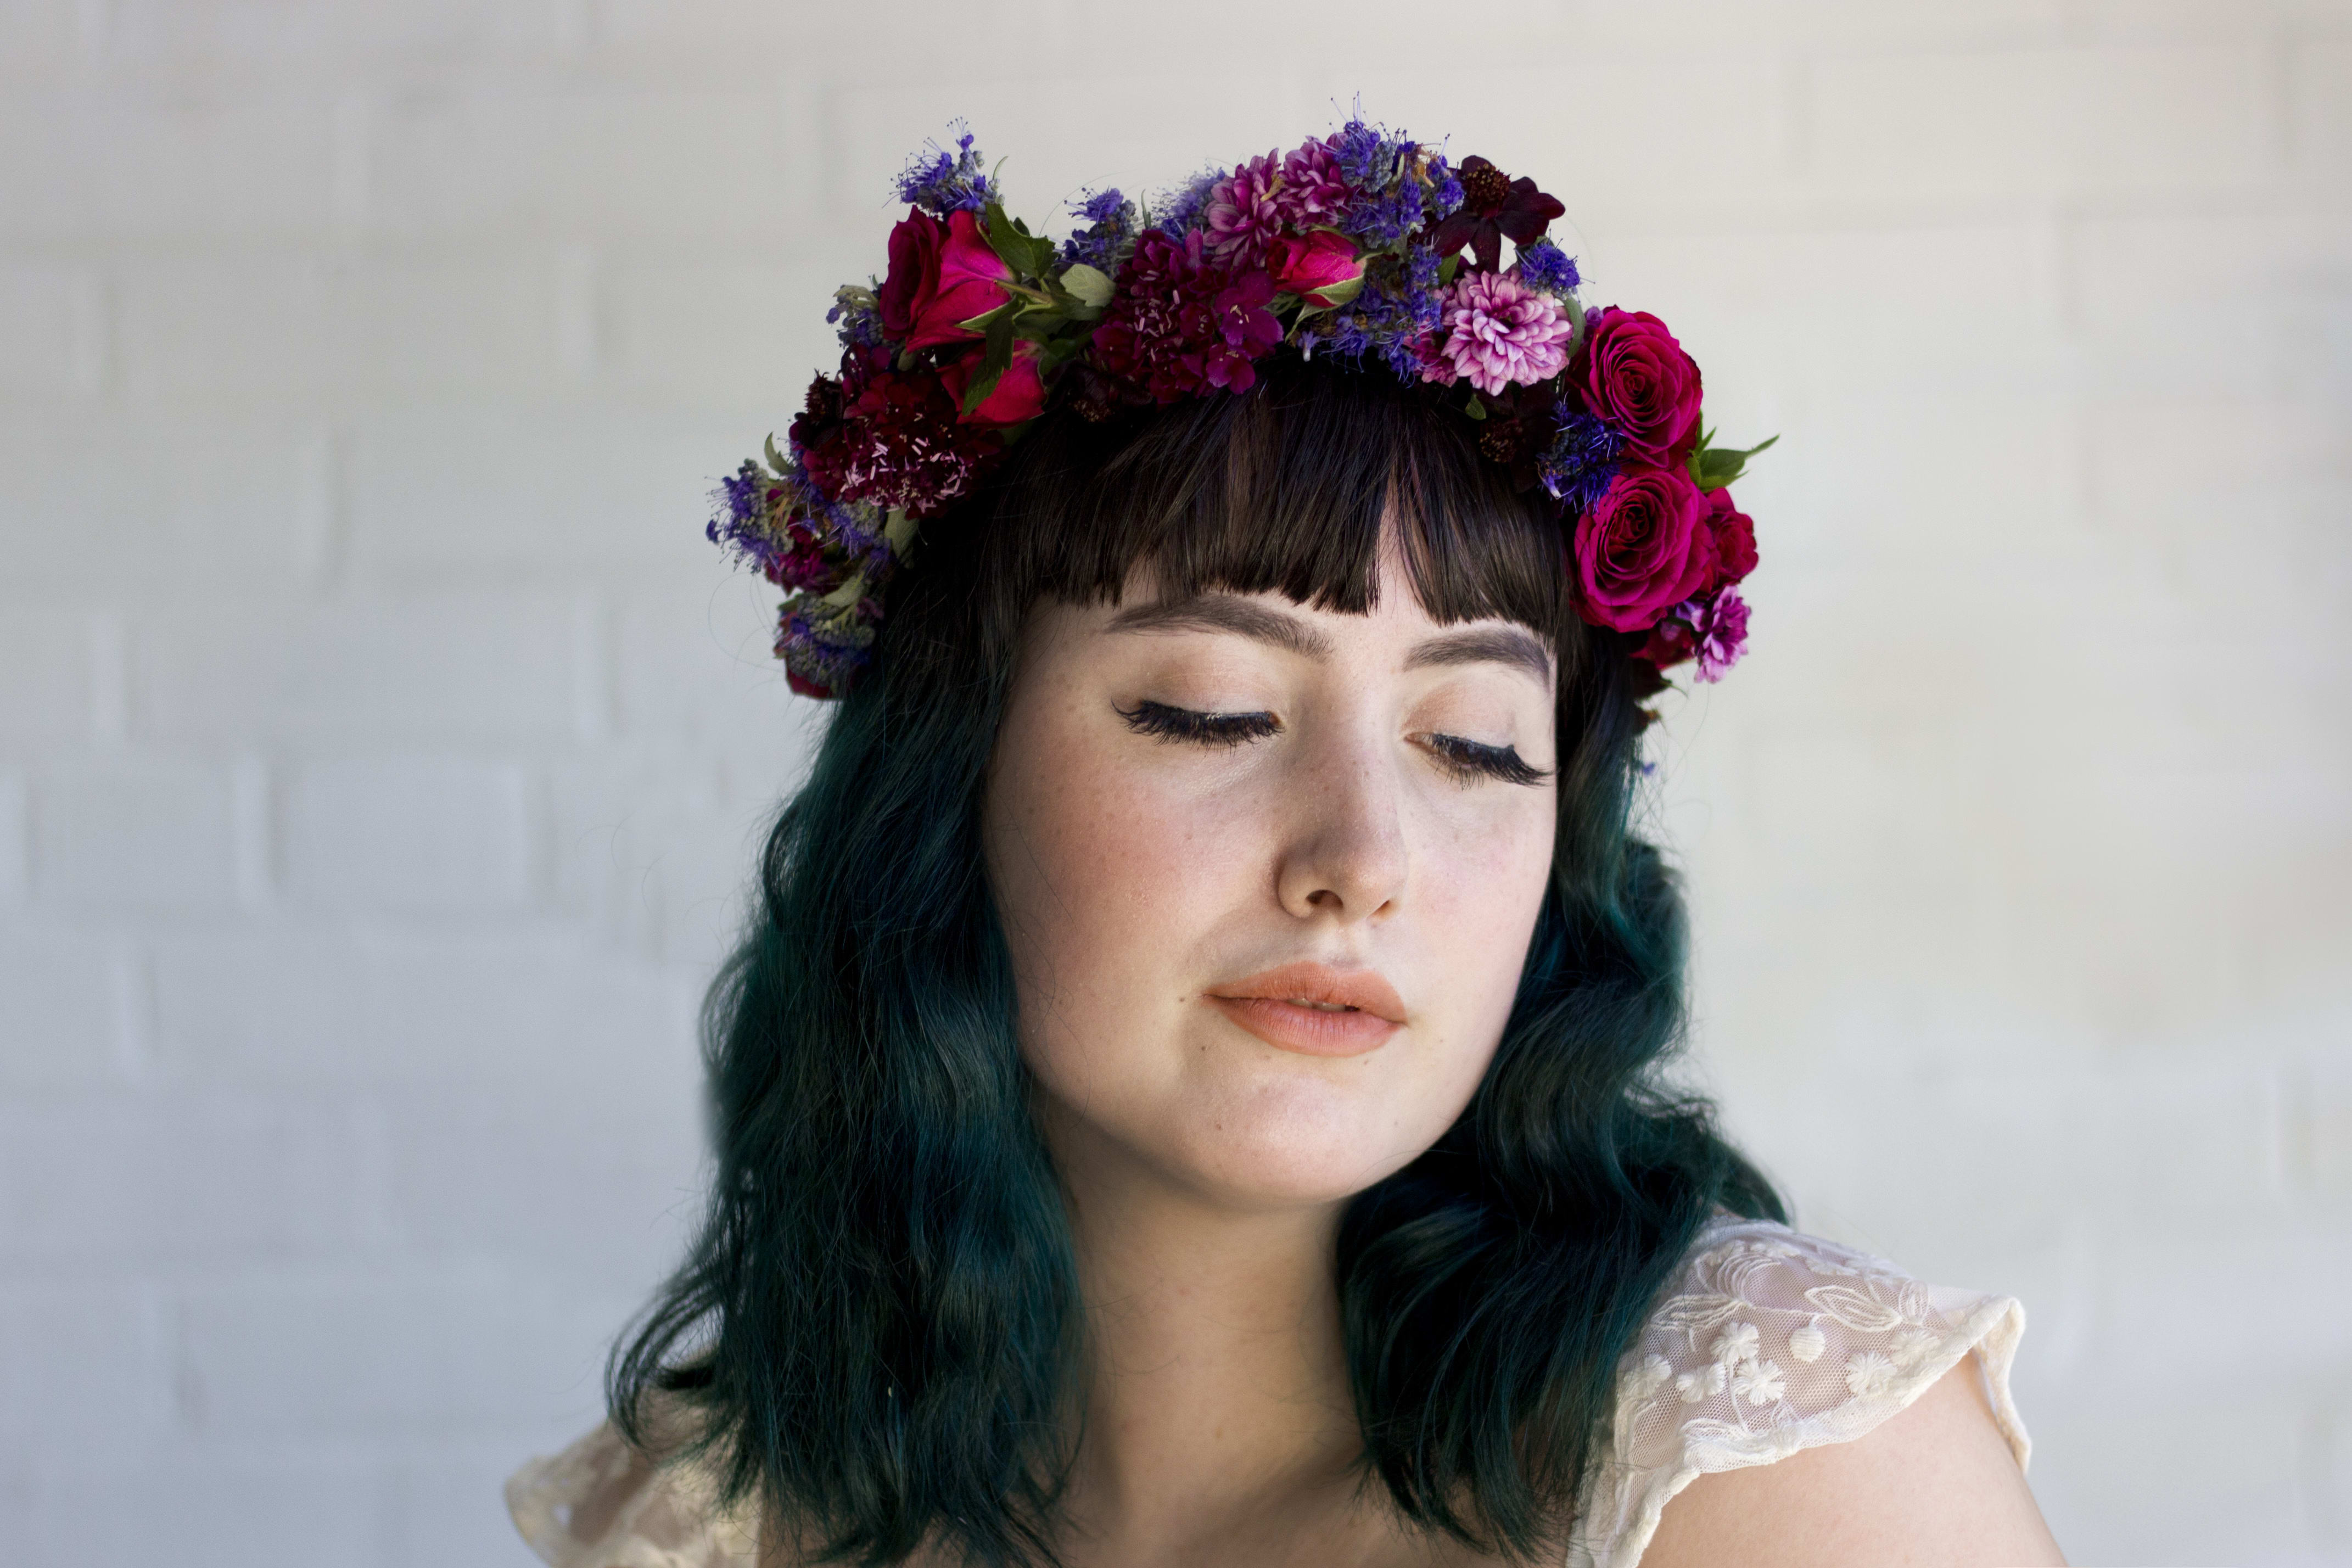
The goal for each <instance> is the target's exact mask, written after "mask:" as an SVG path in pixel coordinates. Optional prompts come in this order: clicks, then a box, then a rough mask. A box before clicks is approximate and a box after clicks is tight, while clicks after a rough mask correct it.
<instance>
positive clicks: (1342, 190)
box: [1274, 140, 1355, 231]
mask: <svg viewBox="0 0 2352 1568" xmlns="http://www.w3.org/2000/svg"><path fill="white" fill-rule="evenodd" d="M1352 195H1355V193H1354V192H1353V191H1351V190H1349V188H1348V182H1347V181H1345V180H1343V179H1341V178H1340V177H1339V154H1338V153H1334V152H1332V151H1331V144H1330V143H1329V142H1324V141H1321V140H1317V141H1313V142H1307V144H1306V145H1305V146H1303V147H1300V148H1298V149H1297V150H1296V151H1294V152H1290V153H1284V154H1283V158H1282V183H1281V184H1279V185H1276V187H1275V191H1274V205H1275V209H1276V211H1277V212H1279V213H1280V214H1281V215H1282V216H1283V218H1284V220H1285V221H1286V222H1287V223H1288V224H1289V225H1290V226H1292V227H1293V228H1296V229H1299V230H1302V231H1304V230H1306V229H1310V228H1330V227H1334V226H1337V225H1338V223H1339V214H1340V213H1341V211H1342V210H1344V209H1345V208H1346V206H1347V205H1348V201H1349V197H1351V196H1352Z"/></svg>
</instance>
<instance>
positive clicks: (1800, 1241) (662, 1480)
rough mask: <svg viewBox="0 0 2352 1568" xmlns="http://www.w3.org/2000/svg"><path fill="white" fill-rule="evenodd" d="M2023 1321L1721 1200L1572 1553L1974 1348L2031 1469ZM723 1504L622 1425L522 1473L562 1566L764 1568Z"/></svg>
mask: <svg viewBox="0 0 2352 1568" xmlns="http://www.w3.org/2000/svg"><path fill="white" fill-rule="evenodd" d="M2024 1331H2025V1309H2024V1307H2023V1306H2021V1304H2020V1303H2019V1302H2018V1301H2017V1300H2016V1299H2015V1298H2014V1297H2010V1296H1997V1295H1986V1294H1982V1293H1979V1292H1977V1291H1973V1290H1963V1289H1954V1288H1951V1287H1949V1286H1942V1285H1929V1284H1926V1283H1923V1282H1922V1281H1920V1280H1917V1279H1913V1278H1912V1277H1911V1276H1910V1275H1908V1274H1906V1273H1905V1272H1904V1271H1903V1270H1902V1269H1900V1268H1897V1267H1895V1265H1894V1264H1892V1263H1890V1262H1888V1261H1887V1260H1886V1259H1885V1258H1876V1257H1874V1256H1872V1255H1870V1254H1868V1253H1865V1252H1859V1251H1856V1250H1854V1249H1853V1248H1851V1247H1843V1246H1841V1245H1839V1244H1838V1243H1836V1242H1832V1241H1828V1240H1824V1239H1823V1238H1822V1237H1815V1236H1807V1235H1805V1234H1803V1233H1802V1232H1800V1231H1796V1230H1791V1229H1790V1227H1788V1226H1783V1225H1777V1224H1774V1223H1773V1222H1771V1221H1769V1220H1742V1219H1738V1218H1737V1217H1735V1216H1732V1215H1717V1218H1716V1219H1714V1220H1713V1221H1711V1222H1709V1224H1708V1225H1707V1226H1706V1228H1705V1229H1704V1230H1703V1231H1702V1232H1701V1233H1700V1235H1699V1238H1698V1241H1697V1243H1696V1246H1694V1247H1693V1248H1692V1249H1691V1253H1690V1257H1689V1258H1688V1259H1687V1261H1686V1262H1685V1265H1684V1267H1683V1268H1682V1271H1681V1273H1680V1274H1679V1275H1678V1276H1677V1278H1676V1279H1675V1283H1674V1285H1673V1286H1672V1287H1671V1288H1670V1289H1668V1290H1667V1291H1666V1293H1665V1294H1664V1296H1662V1297H1661V1298H1660V1300H1659V1302H1658V1305H1657V1306H1656V1308H1655V1309H1654V1310H1652V1312H1651V1314H1650V1317H1649V1320H1648V1321H1647V1323H1646V1324H1645V1325H1644V1326H1643V1331H1642V1333H1641V1335H1640V1336H1639V1338H1638V1339H1637V1340H1636V1342H1634V1345H1633V1348H1632V1349H1631V1350H1630V1351H1628V1352H1626V1354H1625V1357H1624V1359H1623V1360H1622V1362H1621V1363H1619V1365H1618V1373H1617V1407H1616V1413H1615V1418H1614V1421H1613V1423H1612V1429H1611V1433H1610V1436H1609V1440H1608V1443H1607V1445H1606V1447H1605V1451H1603V1452H1602V1453H1601V1454H1599V1455H1598V1456H1596V1463H1595V1466H1594V1468H1593V1471H1592V1479H1591V1484H1590V1488H1589V1489H1588V1491H1587V1493H1586V1499H1585V1504H1584V1508H1583V1510H1582V1518H1581V1520H1580V1524H1579V1526H1578V1529H1577V1532H1576V1536H1575V1539H1574V1540H1573V1541H1572V1542H1570V1552H1569V1556H1568V1564H1569V1568H1634V1564H1636V1563H1639V1562H1640V1560H1641V1556H1642V1552H1643V1549H1644V1548H1645V1547H1647V1546H1648V1545H1649V1542H1650V1538H1651V1536H1652V1535H1653V1534H1654V1533H1655V1532H1656V1530H1657V1527H1658V1516H1659V1514H1660V1512H1661V1510H1664V1507H1665V1505H1666V1502H1667V1500H1669V1499H1671V1498H1672V1497H1673V1496H1674V1495H1675V1493H1676V1492H1678V1491H1680V1490H1682V1489H1683V1488H1685V1486H1688V1485H1689V1484H1690V1483H1691V1482H1692V1481H1693V1480H1694V1479H1696V1478H1698V1477H1699V1476H1701V1475H1704V1474H1706V1473H1707V1472H1709V1471H1713V1470H1731V1469H1738V1468H1741V1467H1742V1466H1746V1465H1769V1464H1770V1463H1771V1462H1772V1461H1774V1460H1775V1459H1783V1458H1788V1457H1789V1456H1790V1454H1793V1453H1796V1452H1798V1451H1799V1450H1801V1449H1804V1448H1811V1447H1819V1446H1821V1445H1822V1444H1824V1443H1845V1442H1851V1441H1852V1440H1853V1439H1854V1438H1856V1437H1859V1436H1862V1435H1863V1434H1864V1433H1865V1432H1868V1431H1869V1430H1870V1429H1871V1428H1872V1427H1874V1426H1877V1425H1878V1424H1879V1423H1880V1422H1882V1421H1884V1420H1885V1419H1886V1418H1887V1417H1888V1416H1890V1415H1894V1414H1895V1412H1896V1411H1898V1410H1901V1409H1902V1408H1903V1407H1904V1406H1906V1405H1909V1404H1910V1403H1911V1402H1912V1401H1913V1400H1914V1399H1916V1398H1917V1397H1918V1396H1919V1395H1920V1394H1923V1393H1925V1392H1926V1391H1927V1388H1928V1387H1929V1386H1931V1385H1932V1384H1934V1383H1935V1382H1936V1380H1937V1378H1939V1377H1941V1376H1942V1375H1943V1374H1944V1373H1947V1372H1948V1371H1950V1370H1951V1369H1952V1368H1953V1367H1954V1366H1956V1365H1958V1363H1959V1361H1960V1359H1961V1358H1962V1357H1963V1356H1966V1355H1967V1354H1968V1353H1969V1352H1970V1351H1975V1352H1977V1355H1978V1362H1979V1364H1980V1366H1981V1367H1982V1372H1983V1376H1984V1378H1985V1381H1986V1386H1987V1392H1988V1393H1989V1394H1990V1402H1991V1405H1992V1409H1993V1415H1994V1418H1995V1420H1996V1421H1997V1422H1999V1424H2000V1430H2001V1435H2002V1436H2004V1437H2006V1438H2007V1439H2008V1440H2009V1446H2010V1451H2011V1453H2013V1454H2015V1455H2016V1456H2017V1463H2018V1466H2019V1468H2021V1469H2022V1468H2024V1467H2025V1466H2026V1464H2027V1462H2028V1460H2029V1458H2030V1457H2031V1455H2032V1442H2031V1440H2030V1439H2029V1438H2028V1437H2027V1436H2026V1431H2025V1426H2024V1423H2023V1422H2022V1421H2021V1420H2020V1419H2019V1417H2018V1414H2017V1406H2016V1405H2015V1403H2014V1401H2013V1400H2012V1399H2011V1395H2010V1388H2009V1375H2010V1366H2011V1363H2012V1362H2013V1361H2014V1360H2015V1359H2016V1355H2017V1344H2018V1339H2019V1337H2020V1336H2021V1334H2023V1333H2024ZM507 1505H508V1507H509V1510H511V1511H512V1512H513V1514H514V1519H515V1523H516V1526H517V1528H519V1529H520V1531H522V1535H523V1539H524V1540H525V1541H527V1542H530V1546H531V1549H532V1550H533V1551H535V1552H538V1553H539V1555H540V1556H541V1558H542V1559H544V1560H545V1561H546V1562H547V1563H550V1564H551V1565H552V1568H754V1564H755V1562H756V1559H757V1557H758V1528H757V1521H756V1520H755V1519H753V1518H752V1517H751V1514H750V1513H749V1512H739V1513H737V1514H733V1515H729V1514H724V1513H721V1512H720V1511H719V1510H717V1509H716V1508H715V1506H714V1505H713V1503H712V1491H711V1488H710V1486H709V1481H708V1479H707V1478H706V1477H704V1476H702V1475H700V1474H698V1472H695V1471H693V1470H690V1469H684V1468H677V1467H669V1468H662V1467H657V1466H656V1465H655V1464H654V1463H653V1461H652V1460H650V1459H648V1458H646V1457H645V1456H644V1455H642V1454H639V1453H637V1452H636V1451H635V1450H634V1449H632V1448H631V1447H629V1446H628V1445H627V1444H626V1443H625V1442H624V1441H623V1440H622V1439H621V1436H620V1435H619V1434H618V1433H616V1432H615V1431H614V1430H613V1428H612V1427H611V1426H599V1427H597V1428H596V1429H595V1430H594V1431H593V1432H590V1433H589V1434H588V1435H587V1436H583V1437H582V1438H581V1439H580V1440H579V1441H578V1442H577V1443H574V1444H573V1445H572V1447H570V1448H567V1449H565V1450H564V1451H563V1452H562V1453H561V1454H559V1455H556V1456H555V1457H554V1458H544V1459H535V1460H533V1461H532V1462H531V1463H530V1464H529V1465H527V1466H525V1467H524V1468H522V1469H521V1470H520V1471H519V1472H517V1473H516V1475H515V1476H514V1477H513V1479H510V1480H509V1481H508V1483H507Z"/></svg>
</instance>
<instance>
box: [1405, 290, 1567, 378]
mask: <svg viewBox="0 0 2352 1568" xmlns="http://www.w3.org/2000/svg"><path fill="white" fill-rule="evenodd" d="M1439 322H1440V325H1442V326H1443V327H1444V329H1445V341H1444V342H1443V343H1442V344H1440V345H1439V346H1438V350H1437V352H1438V353H1439V354H1440V355H1442V356H1443V357H1444V360H1445V362H1446V363H1447V365H1448V366H1449V367H1450V368H1451V369H1452V371H1453V372H1454V375H1459V376H1462V377H1464V378H1465V379H1467V380H1468V381H1469V383H1470V384H1471V385H1473V386H1475V387H1476V388H1477V389H1478V390H1479V391H1481V392H1485V393H1496V392H1500V391H1502V390H1503V388H1505V387H1507V386H1509V385H1512V384H1518V385H1521V386H1532V385H1534V384H1536V383H1537V382H1539V381H1547V380H1549V379H1550V378H1551V377H1553V376H1555V375H1558V374H1559V373H1560V371H1561V369H1562V368H1563V367H1565V366H1566V365H1567V363H1568V341H1569V339H1570V337H1571V336H1572V335H1574V334H1573V330H1572V329H1571V328H1570V325H1569V322H1568V320H1567V318H1565V317H1563V316H1562V315H1561V314H1560V313H1559V306H1558V305H1557V304H1555V303H1553V301H1552V299H1551V296H1549V295H1548V294H1538V292H1536V291H1535V290H1534V289H1530V288H1528V286H1527V285H1526V284H1524V283H1522V282H1520V281H1519V280H1518V279H1516V278H1514V277H1512V276H1511V275H1510V274H1508V273H1506V272H1465V273H1464V274H1463V275H1462V276H1461V277H1459V278H1457V279H1454V284H1453V286H1452V287H1451V288H1449V289H1446V290H1445V300H1444V314H1443V315H1442V316H1441V317H1440V318H1439ZM1454 375H1441V374H1432V373H1431V372H1430V371H1427V370H1424V371H1423V373H1422V379H1423V380H1424V381H1449V382H1450V381H1452V380H1453V379H1454Z"/></svg>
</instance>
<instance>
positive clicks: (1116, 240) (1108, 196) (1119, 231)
mask: <svg viewBox="0 0 2352 1568" xmlns="http://www.w3.org/2000/svg"><path fill="white" fill-rule="evenodd" d="M1070 216H1072V217H1082V218H1084V219H1086V220H1087V227H1085V228H1083V229H1081V230H1079V231H1078V232H1077V233H1076V234H1073V235H1072V236H1070V237H1069V238H1068V239H1066V240H1064V241H1063V242H1062V265H1063V266H1065V267H1069V266H1072V265H1075V264H1076V263H1079V262H1084V263H1085V264H1086V265H1087V266H1088V267H1092V268H1097V269H1098V270H1100V271H1103V272H1108V273H1111V274H1113V275H1116V274H1117V273H1118V264H1119V261H1120V259H1121V258H1122V257H1123V256H1124V255H1125V254H1126V252H1127V250H1128V248H1129V247H1130V246H1132V245H1133V244H1134V243H1135V236H1136V230H1137V228H1138V226H1139V225H1138V222H1137V218H1136V212H1135V204H1134V203H1133V202H1131V201H1129V200H1128V199H1127V198H1126V197H1125V196H1123V195H1119V194H1118V191H1117V190H1116V189H1112V190H1107V191H1088V192H1087V193H1086V194H1085V195H1081V196H1079V197H1077V198H1076V199H1075V200H1073V201H1072V202H1071V203H1070Z"/></svg>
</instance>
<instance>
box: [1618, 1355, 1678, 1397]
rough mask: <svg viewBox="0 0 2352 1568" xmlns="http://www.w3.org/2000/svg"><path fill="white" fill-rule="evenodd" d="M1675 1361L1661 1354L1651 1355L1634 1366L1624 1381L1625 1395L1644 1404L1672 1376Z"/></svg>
mask: <svg viewBox="0 0 2352 1568" xmlns="http://www.w3.org/2000/svg"><path fill="white" fill-rule="evenodd" d="M1674 1374H1675V1363H1672V1362H1670V1361H1668V1360H1667V1359H1666V1358H1665V1357H1664V1356H1662V1355H1653V1356H1652V1357H1650V1359H1649V1360H1647V1361H1645V1362H1643V1363H1642V1364H1641V1365H1640V1366H1638V1367H1636V1368H1635V1369H1634V1370H1633V1373H1632V1375H1631V1376H1630V1377H1628V1378H1627V1380H1626V1383H1625V1394H1626V1397H1628V1398H1630V1399H1631V1400H1633V1403H1634V1404H1636V1405H1646V1404H1648V1403H1649V1402H1650V1396H1651V1395H1652V1394H1655V1393H1657V1392H1658V1390H1659V1389H1660V1388H1662V1387H1664V1384H1665V1381H1666V1379H1668V1378H1670V1377H1672V1376H1674Z"/></svg>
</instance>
